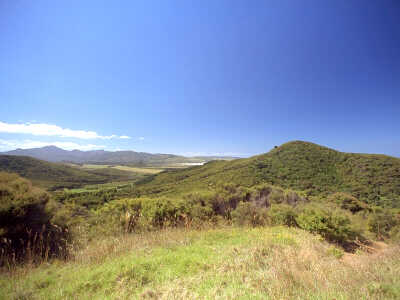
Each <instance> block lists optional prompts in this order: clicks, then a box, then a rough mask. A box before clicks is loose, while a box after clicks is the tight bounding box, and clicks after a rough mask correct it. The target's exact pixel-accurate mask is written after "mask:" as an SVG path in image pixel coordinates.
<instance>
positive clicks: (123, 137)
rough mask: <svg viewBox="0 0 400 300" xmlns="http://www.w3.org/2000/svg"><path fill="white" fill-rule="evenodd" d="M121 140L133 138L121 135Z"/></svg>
mask: <svg viewBox="0 0 400 300" xmlns="http://www.w3.org/2000/svg"><path fill="white" fill-rule="evenodd" d="M119 138H120V139H130V138H131V137H130V136H127V135H121V136H120V137H119Z"/></svg>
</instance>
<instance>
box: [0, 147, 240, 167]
mask: <svg viewBox="0 0 400 300" xmlns="http://www.w3.org/2000/svg"><path fill="white" fill-rule="evenodd" d="M0 154H5V155H17V156H30V157H33V158H37V159H41V160H45V161H49V162H71V163H78V164H81V163H95V164H133V165H136V164H139V165H161V166H162V165H165V166H168V165H173V164H185V163H188V164H190V163H204V162H208V161H211V160H214V159H216V157H207V156H205V157H193V158H190V157H184V156H178V155H173V154H151V153H145V152H135V151H104V150H94V151H80V150H72V151H68V150H64V149H60V148H58V147H56V146H46V147H42V148H32V149H16V150H12V151H8V152H3V153H0ZM218 159H227V160H229V159H233V158H232V157H218Z"/></svg>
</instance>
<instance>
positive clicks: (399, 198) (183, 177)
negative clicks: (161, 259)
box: [138, 141, 400, 207]
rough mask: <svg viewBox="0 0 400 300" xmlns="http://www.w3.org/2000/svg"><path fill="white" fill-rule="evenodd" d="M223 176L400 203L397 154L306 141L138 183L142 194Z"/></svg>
mask: <svg viewBox="0 0 400 300" xmlns="http://www.w3.org/2000/svg"><path fill="white" fill-rule="evenodd" d="M225 182H230V183H234V184H240V185H243V186H253V185H256V184H260V183H264V182H265V183H270V184H273V185H276V186H281V187H284V188H291V189H294V190H300V191H305V192H306V193H307V194H308V195H312V196H317V195H318V196H327V195H329V194H331V193H334V192H338V191H341V192H348V193H350V194H352V195H354V196H355V197H357V198H359V199H360V200H362V201H364V202H367V203H371V204H377V205H383V206H394V207H399V206H400V159H399V158H395V157H390V156H386V155H374V154H355V153H343V152H339V151H336V150H333V149H329V148H326V147H323V146H319V145H316V144H313V143H308V142H302V141H294V142H289V143H286V144H283V145H281V146H280V147H276V148H274V149H273V150H271V151H270V152H268V153H266V154H262V155H258V156H254V157H251V158H246V159H237V160H233V161H212V162H209V163H207V164H205V165H203V166H196V167H192V168H189V169H185V170H170V171H167V172H163V173H160V174H157V175H155V176H153V177H152V178H150V179H146V180H145V181H143V182H141V183H140V184H138V189H139V190H140V191H141V193H142V194H172V193H183V192H189V191H191V190H193V189H212V188H213V187H214V186H215V185H217V184H219V183H225Z"/></svg>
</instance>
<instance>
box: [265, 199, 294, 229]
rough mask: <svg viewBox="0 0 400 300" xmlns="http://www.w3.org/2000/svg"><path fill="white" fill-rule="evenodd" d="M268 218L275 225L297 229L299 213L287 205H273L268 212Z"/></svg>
mask: <svg viewBox="0 0 400 300" xmlns="http://www.w3.org/2000/svg"><path fill="white" fill-rule="evenodd" d="M268 216H269V217H270V219H271V223H272V224H273V225H286V226H289V227H297V226H298V224H297V221H296V217H297V213H296V212H295V210H294V208H293V207H292V206H290V205H286V204H278V205H276V204H275V205H272V206H271V208H270V210H269V211H268Z"/></svg>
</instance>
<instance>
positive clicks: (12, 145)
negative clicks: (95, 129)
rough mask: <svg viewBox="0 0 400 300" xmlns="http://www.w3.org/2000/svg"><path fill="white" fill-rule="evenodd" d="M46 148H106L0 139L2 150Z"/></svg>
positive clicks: (89, 145) (101, 147) (69, 143)
mask: <svg viewBox="0 0 400 300" xmlns="http://www.w3.org/2000/svg"><path fill="white" fill-rule="evenodd" d="M45 146H56V147H59V148H62V149H65V150H75V149H76V150H83V151H87V150H99V149H105V148H106V146H103V145H93V144H84V145H82V144H77V143H73V142H59V141H56V142H42V141H32V140H23V141H17V140H1V139H0V149H2V150H4V151H6V150H12V149H17V148H21V149H29V148H40V147H45Z"/></svg>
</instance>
